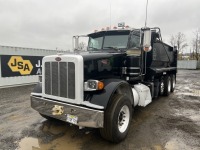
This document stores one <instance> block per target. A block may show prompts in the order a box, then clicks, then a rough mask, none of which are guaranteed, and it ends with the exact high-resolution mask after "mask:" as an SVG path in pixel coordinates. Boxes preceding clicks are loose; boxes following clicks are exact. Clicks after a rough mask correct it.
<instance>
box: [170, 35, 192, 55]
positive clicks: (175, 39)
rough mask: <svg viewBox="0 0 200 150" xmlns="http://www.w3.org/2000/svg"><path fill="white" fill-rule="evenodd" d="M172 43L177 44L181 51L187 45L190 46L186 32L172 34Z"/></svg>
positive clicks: (181, 51) (180, 51)
mask: <svg viewBox="0 0 200 150" xmlns="http://www.w3.org/2000/svg"><path fill="white" fill-rule="evenodd" d="M169 42H170V44H171V45H172V46H177V48H178V51H179V53H183V50H184V48H185V47H187V46H188V44H187V42H186V38H185V34H183V33H181V32H178V33H177V34H176V35H171V38H170V41H169Z"/></svg>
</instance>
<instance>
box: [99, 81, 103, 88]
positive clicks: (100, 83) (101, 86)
mask: <svg viewBox="0 0 200 150" xmlns="http://www.w3.org/2000/svg"><path fill="white" fill-rule="evenodd" d="M103 88H104V83H103V82H101V81H99V82H98V90H102V89H103Z"/></svg>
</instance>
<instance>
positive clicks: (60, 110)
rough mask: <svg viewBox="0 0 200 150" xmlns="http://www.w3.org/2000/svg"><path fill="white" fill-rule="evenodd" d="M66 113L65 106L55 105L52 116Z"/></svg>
mask: <svg viewBox="0 0 200 150" xmlns="http://www.w3.org/2000/svg"><path fill="white" fill-rule="evenodd" d="M63 113H64V109H63V106H59V105H54V107H53V108H52V115H54V116H55V115H62V114H63Z"/></svg>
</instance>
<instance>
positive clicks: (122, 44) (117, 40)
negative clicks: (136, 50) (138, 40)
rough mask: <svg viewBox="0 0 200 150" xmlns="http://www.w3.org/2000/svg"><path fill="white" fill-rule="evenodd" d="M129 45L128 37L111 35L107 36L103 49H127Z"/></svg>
mask: <svg viewBox="0 0 200 150" xmlns="http://www.w3.org/2000/svg"><path fill="white" fill-rule="evenodd" d="M127 43H128V35H109V36H105V38H104V44H103V49H108V48H111V47H113V48H117V49H120V48H126V47H127Z"/></svg>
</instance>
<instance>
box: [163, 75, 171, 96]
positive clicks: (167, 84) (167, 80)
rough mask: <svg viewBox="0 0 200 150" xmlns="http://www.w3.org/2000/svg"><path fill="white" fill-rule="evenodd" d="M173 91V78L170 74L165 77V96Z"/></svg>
mask: <svg viewBox="0 0 200 150" xmlns="http://www.w3.org/2000/svg"><path fill="white" fill-rule="evenodd" d="M170 92H171V78H170V76H165V77H164V93H163V95H164V96H168V95H169V94H170Z"/></svg>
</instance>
